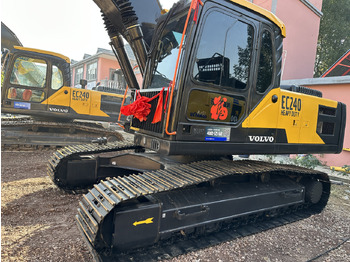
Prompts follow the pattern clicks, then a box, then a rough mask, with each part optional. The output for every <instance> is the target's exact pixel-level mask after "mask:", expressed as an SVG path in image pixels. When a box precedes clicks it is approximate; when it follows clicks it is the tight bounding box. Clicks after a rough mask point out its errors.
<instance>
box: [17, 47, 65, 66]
mask: <svg viewBox="0 0 350 262" xmlns="http://www.w3.org/2000/svg"><path fill="white" fill-rule="evenodd" d="M14 49H17V50H23V51H29V52H35V53H39V54H46V55H52V56H56V57H59V58H61V59H63V60H65V61H66V62H67V63H69V64H70V59H69V58H68V57H66V56H64V55H61V54H58V53H55V52H50V51H45V50H40V49H36V48H28V47H23V46H14Z"/></svg>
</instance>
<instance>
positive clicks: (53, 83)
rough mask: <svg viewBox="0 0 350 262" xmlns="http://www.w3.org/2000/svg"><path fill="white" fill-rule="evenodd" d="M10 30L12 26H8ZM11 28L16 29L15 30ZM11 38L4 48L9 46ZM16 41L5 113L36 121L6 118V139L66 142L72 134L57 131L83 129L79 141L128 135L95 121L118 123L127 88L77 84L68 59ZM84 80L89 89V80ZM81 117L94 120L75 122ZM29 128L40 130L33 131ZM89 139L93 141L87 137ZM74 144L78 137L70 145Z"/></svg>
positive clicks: (4, 92)
mask: <svg viewBox="0 0 350 262" xmlns="http://www.w3.org/2000/svg"><path fill="white" fill-rule="evenodd" d="M2 27H3V24H2ZM4 28H5V29H6V28H7V27H5V25H4ZM6 31H7V32H11V31H10V30H9V29H8V30H5V32H6ZM12 35H14V34H13V33H12ZM10 36H11V34H10ZM8 38H9V37H5V38H4V39H3V38H2V41H3V42H6V41H5V40H6V39H8ZM7 42H9V41H7ZM7 42H6V43H5V44H4V47H6V46H8V45H6V44H7ZM13 43H15V44H16V42H13V41H12V42H10V46H9V47H10V48H11V50H9V49H7V50H5V51H4V53H3V55H2V79H1V112H2V113H7V114H14V115H26V116H31V118H32V119H34V120H32V119H31V120H30V121H28V119H27V118H25V120H24V121H23V120H21V118H16V119H15V120H16V121H14V119H11V118H2V127H3V129H4V130H3V131H4V132H3V137H2V143H9V144H17V143H20V142H21V141H17V137H22V138H24V139H25V140H26V142H27V143H29V144H35V143H36V142H38V141H39V142H40V143H42V144H46V145H62V143H63V145H66V144H67V138H68V137H67V136H66V137H64V135H63V136H62V135H54V133H57V130H59V131H62V130H63V131H64V130H66V131H69V132H68V134H69V133H71V134H69V135H70V136H72V133H75V132H80V131H81V132H80V133H79V134H76V135H75V136H76V137H77V139H78V143H82V142H88V141H90V140H91V139H92V138H93V137H95V138H96V137H99V136H101V135H102V136H104V135H105V136H108V137H113V139H116V138H117V139H121V138H122V136H121V135H120V134H119V133H117V132H115V131H112V130H107V129H105V128H103V126H101V125H100V124H94V123H92V121H103V122H117V121H118V117H119V111H120V106H121V104H122V101H123V97H124V91H125V90H124V91H123V90H117V91H119V93H110V92H101V91H94V90H88V89H85V88H74V87H71V86H70V84H71V72H70V59H69V58H68V57H66V56H63V55H61V54H57V53H54V52H49V51H44V50H39V49H34V48H26V47H22V46H11V44H13ZM17 43H20V42H18V41H17ZM81 82H82V84H83V85H82V87H84V80H82V81H81ZM85 85H86V84H85ZM76 119H80V120H88V121H90V122H87V121H85V122H84V121H80V122H75V123H73V120H76ZM18 129H20V130H18ZM28 129H30V130H32V131H35V132H28V131H27V130H28ZM41 130H45V131H43V132H42V134H41V135H40V134H39V133H38V132H39V131H41ZM48 130H49V132H47V131H48ZM52 130H54V131H52ZM16 132H18V133H19V135H18V136H17V137H16V136H14V134H15V135H16ZM82 132H83V133H82ZM91 135H92V136H91ZM84 137H86V139H87V140H86V139H85V140H83V138H84ZM70 142H72V140H69V142H68V144H69V143H70Z"/></svg>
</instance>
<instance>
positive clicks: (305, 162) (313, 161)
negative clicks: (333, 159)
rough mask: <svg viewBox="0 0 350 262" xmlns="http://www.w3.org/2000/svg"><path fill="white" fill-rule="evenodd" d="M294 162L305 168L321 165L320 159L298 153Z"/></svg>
mask: <svg viewBox="0 0 350 262" xmlns="http://www.w3.org/2000/svg"><path fill="white" fill-rule="evenodd" d="M294 162H295V164H296V165H298V166H304V167H307V168H312V169H315V167H317V166H320V165H322V163H321V161H320V160H318V159H317V158H316V157H315V156H313V155H310V154H308V155H298V156H297V157H296V158H295V159H294Z"/></svg>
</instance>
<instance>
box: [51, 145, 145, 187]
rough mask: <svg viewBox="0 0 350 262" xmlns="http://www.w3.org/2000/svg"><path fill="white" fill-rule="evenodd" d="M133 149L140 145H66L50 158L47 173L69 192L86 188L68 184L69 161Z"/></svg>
mask: <svg viewBox="0 0 350 262" xmlns="http://www.w3.org/2000/svg"><path fill="white" fill-rule="evenodd" d="M132 149H140V147H139V146H135V145H134V143H131V142H127V141H118V142H112V143H107V144H93V143H90V144H83V145H72V146H66V147H63V148H61V149H59V150H57V151H55V152H54V153H53V154H52V156H51V158H50V159H49V163H48V167H47V174H48V175H49V177H50V178H51V179H52V181H53V182H54V183H55V184H56V185H57V186H58V187H60V188H62V189H64V190H66V191H68V192H75V191H77V190H80V189H84V188H85V187H84V186H83V187H81V188H79V187H71V186H69V185H68V184H67V181H65V180H64V178H65V177H66V172H67V164H68V162H69V161H73V160H78V159H81V156H83V157H84V156H85V157H86V156H87V155H93V154H99V153H108V152H116V151H123V150H132Z"/></svg>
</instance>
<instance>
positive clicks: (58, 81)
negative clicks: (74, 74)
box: [51, 66, 63, 90]
mask: <svg viewBox="0 0 350 262" xmlns="http://www.w3.org/2000/svg"><path fill="white" fill-rule="evenodd" d="M62 86H63V74H62V71H61V70H60V69H59V68H58V67H57V66H52V80H51V89H53V90H57V89H60V88H61V87H62Z"/></svg>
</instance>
